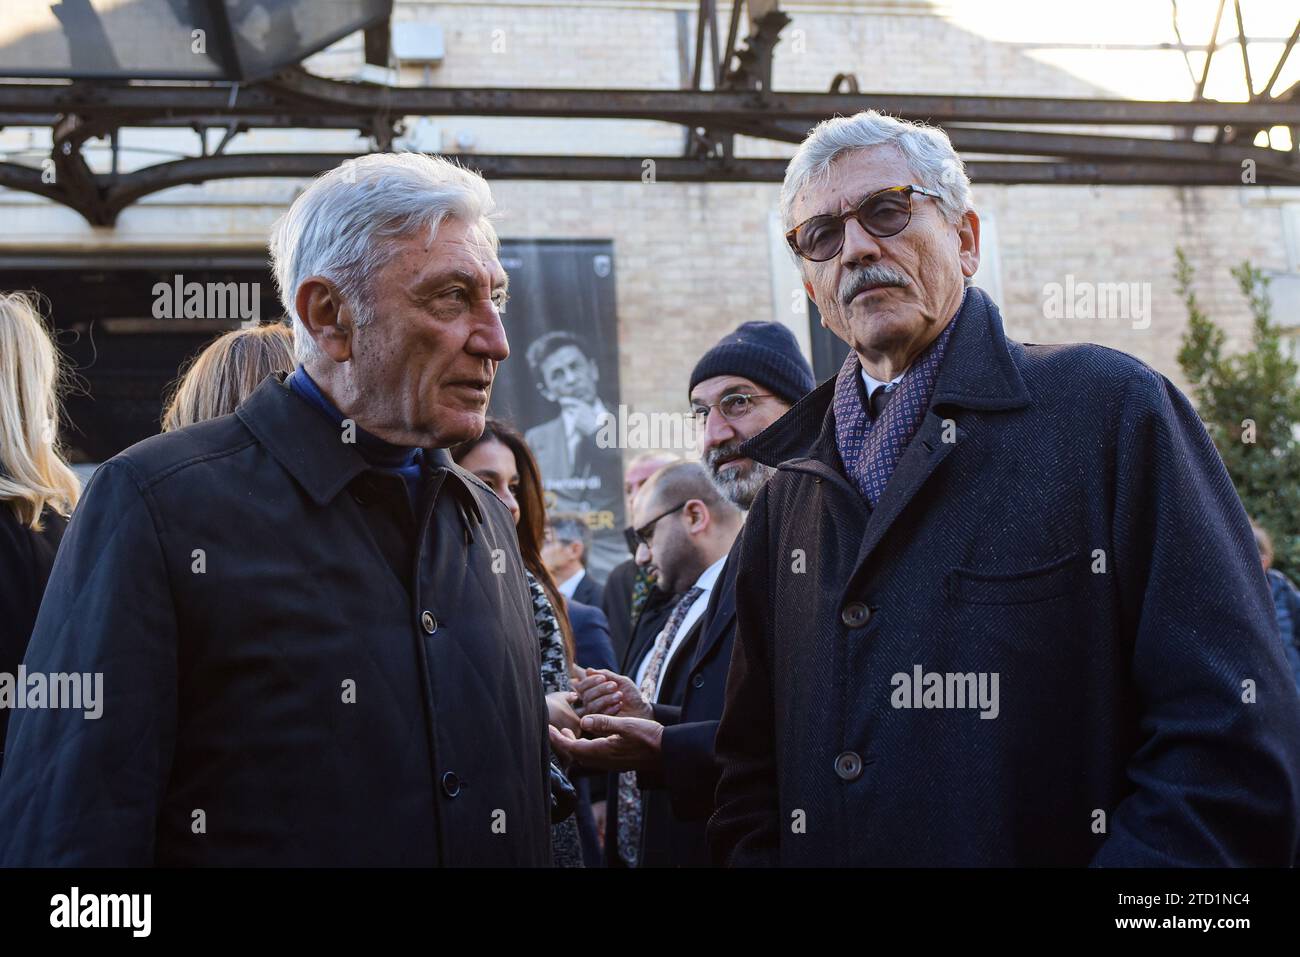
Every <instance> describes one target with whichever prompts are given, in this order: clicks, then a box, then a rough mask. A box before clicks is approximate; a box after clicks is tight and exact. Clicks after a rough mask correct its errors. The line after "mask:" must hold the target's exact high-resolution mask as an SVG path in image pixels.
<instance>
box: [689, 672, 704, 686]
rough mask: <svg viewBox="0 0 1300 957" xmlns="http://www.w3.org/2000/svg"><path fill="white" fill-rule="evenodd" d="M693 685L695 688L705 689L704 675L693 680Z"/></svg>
mask: <svg viewBox="0 0 1300 957" xmlns="http://www.w3.org/2000/svg"><path fill="white" fill-rule="evenodd" d="M691 684H693V685H695V687H697V688H703V687H704V675H696V676H695V677H694V678H692V679H691Z"/></svg>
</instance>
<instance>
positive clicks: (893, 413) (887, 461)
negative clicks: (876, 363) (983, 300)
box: [834, 295, 970, 509]
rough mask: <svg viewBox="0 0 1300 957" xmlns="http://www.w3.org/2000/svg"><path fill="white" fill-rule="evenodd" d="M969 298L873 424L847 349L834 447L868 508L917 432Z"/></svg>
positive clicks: (840, 377)
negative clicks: (949, 340) (951, 339)
mask: <svg viewBox="0 0 1300 957" xmlns="http://www.w3.org/2000/svg"><path fill="white" fill-rule="evenodd" d="M969 298H970V297H969V296H968V295H963V296H962V304H961V305H960V306H959V307H958V308H957V312H956V314H955V315H954V316H953V317H952V319H951V320H950V321H949V322H948V325H947V326H945V327H944V330H943V332H941V333H939V335H938V337H937V338H936V339H935V340H934V342H932V343H930V345H928V346H927V347H926V349H925V351H924V352H922V353H921V355H920V356H918V357H917V359H916V361H915V362H913V363H912V365H911V367H910V368H909V369H908V370H907V372H906V373H904V374H903V378H902V380H901V381H900V382H899V383H898V386H897V391H896V393H895V395H894V396H893V397H892V398H891V399H890V401H889V405H887V406H885V411H884V412H883V413H882V414H881V416H880V418H879V419H878V420H877V421H876V422H874V423H873V422H872V421H871V415H870V413H868V412H867V409H866V405H865V402H866V397H865V392H866V390H865V389H864V388H863V382H862V366H861V364H860V363H859V361H858V356H857V353H856V352H853V351H852V350H850V352H849V355H848V358H846V359H845V360H844V365H843V366H842V367H841V368H840V371H839V375H838V376H837V377H836V381H835V406H834V407H835V445H836V448H837V449H838V450H839V453H840V459H841V460H842V461H843V462H844V474H845V475H846V476H848V479H849V481H851V482H852V483H853V484H854V486H855V487H856V488H857V490H858V491H859V492H860V493H861V494H862V497H863V498H864V499H866V501H867V504H868V505H870V506H871V507H872V508H873V509H874V508H875V507H876V503H877V502H879V501H880V496H881V495H883V494H884V493H885V486H886V485H887V484H888V483H889V477H890V476H891V475H893V474H894V469H895V468H896V467H897V466H898V460H899V459H901V458H902V457H903V450H904V449H906V448H907V446H908V443H910V442H911V441H912V437H913V436H915V435H916V431H917V429H919V428H920V427H921V421H922V420H923V419H924V418H925V413H926V410H927V409H928V408H929V406H930V397H931V396H932V395H933V394H934V381H935V379H936V378H937V377H938V375H939V366H940V364H942V362H943V356H944V352H945V350H946V349H947V347H948V338H949V337H950V336H951V335H952V330H953V328H954V327H955V326H956V325H957V320H958V319H959V318H960V317H961V313H962V310H963V309H964V308H965V306H966V302H967V301H968V299H969Z"/></svg>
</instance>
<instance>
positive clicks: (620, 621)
mask: <svg viewBox="0 0 1300 957" xmlns="http://www.w3.org/2000/svg"><path fill="white" fill-rule="evenodd" d="M680 461H682V459H681V457H680V456H677V455H673V454H672V453H669V452H642V453H640V454H639V455H636V456H634V457H633V458H632V461H631V462H629V463H628V466H627V471H626V472H624V473H623V503H624V512H623V514H624V515H625V516H627V521H629V522H630V521H632V499H633V498H634V497H635V496H636V493H637V492H638V491H640V489H641V486H642V485H644V484H645V480H646V479H648V478H649V477H650V476H651V475H654V473H655V472H658V471H659V470H660V469H661V468H663V467H664V466H665V465H668V464H670V463H672V462H680ZM623 534H624V536H625V539H626V543H627V546H628V548H629V549H630V550H631V552H632V554H633V556H635V555H636V536H635V535H633V533H632V529H631V528H625V529H624V530H623ZM604 591H605V594H604V600H603V602H602V604H601V607H602V608H603V609H604V611H605V617H606V618H608V619H609V637H610V640H611V641H613V642H614V653H615V654H616V655H617V656H618V658H619V660H620V661H621V660H622V659H623V656H624V655H626V654H627V649H628V646H629V645H630V644H631V641H632V631H633V629H634V628H635V627H636V624H637V622H638V620H639V619H640V617H641V611H642V608H643V607H644V606H645V605H646V603H647V601H648V599H650V598H651V597H653V593H654V591H655V588H654V582H652V581H651V580H650V577H649V572H647V571H646V570H645V569H644V568H642V567H641V566H640V565H638V564H637V563H636V558H635V557H633V558H629V559H628V560H627V561H625V562H621V563H620V564H618V565H615V566H614V569H613V571H611V572H610V573H609V577H608V578H606V579H605V589H604ZM660 595H661V596H662V593H660Z"/></svg>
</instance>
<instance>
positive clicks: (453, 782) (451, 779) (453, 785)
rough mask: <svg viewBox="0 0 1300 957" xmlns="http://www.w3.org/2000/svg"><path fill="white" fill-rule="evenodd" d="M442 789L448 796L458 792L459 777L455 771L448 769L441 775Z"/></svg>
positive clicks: (450, 796)
mask: <svg viewBox="0 0 1300 957" xmlns="http://www.w3.org/2000/svg"><path fill="white" fill-rule="evenodd" d="M442 789H443V791H444V792H446V794H447V797H449V798H454V797H455V796H456V795H457V794H459V793H460V777H459V776H458V775H457V774H456V772H455V771H448V772H447V773H446V774H444V775H443V776H442Z"/></svg>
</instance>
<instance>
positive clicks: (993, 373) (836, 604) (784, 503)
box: [709, 289, 1300, 866]
mask: <svg viewBox="0 0 1300 957" xmlns="http://www.w3.org/2000/svg"><path fill="white" fill-rule="evenodd" d="M833 390H834V380H830V381H828V382H826V383H825V384H823V385H822V386H821V387H820V388H818V389H817V390H816V391H814V392H813V393H811V394H810V395H808V396H807V397H806V398H804V399H803V400H802V401H800V402H799V403H798V404H796V405H795V406H794V407H793V408H792V409H791V410H790V411H789V412H788V413H787V414H786V415H785V416H783V417H782V418H781V419H780V420H779V421H778V422H776V423H774V424H773V426H772V427H771V428H769V429H767V430H766V431H764V432H763V433H762V434H760V435H759V436H756V437H755V439H754V440H751V442H750V443H748V445H747V446H746V447H745V448H744V449H743V452H744V453H745V454H749V455H751V456H752V457H753V458H755V459H756V460H758V461H762V462H766V463H768V464H772V465H776V464H778V463H780V468H779V471H778V472H777V474H776V475H775V476H773V478H772V479H771V480H770V481H769V482H768V483H767V485H766V487H765V488H764V489H763V490H762V491H761V492H760V493H759V495H758V498H757V500H756V501H755V503H754V507H753V509H752V510H751V511H750V514H749V517H748V519H747V521H746V522H745V528H744V530H743V532H742V533H741V541H740V545H739V549H740V552H739V554H740V556H741V566H740V569H739V576H738V579H737V592H736V605H737V637H736V644H735V649H734V651H733V657H732V666H731V672H730V675H729V679H728V689H727V702H726V707H725V709H724V712H723V717H722V723H721V725H720V727H719V731H718V737H717V748H718V754H719V759H720V761H721V763H722V775H721V780H720V783H719V786H718V792H717V801H718V809H717V811H716V812H715V813H714V815H713V817H712V819H711V820H710V824H709V839H710V843H711V845H712V847H713V850H714V852H715V854H716V855H717V857H718V859H719V860H721V861H724V862H727V863H730V864H734V865H753V864H777V863H779V864H790V865H903V866H906V865H919V866H926V865H972V866H981V865H1067V866H1068V865H1086V864H1089V863H1091V864H1094V865H1104V866H1117V865H1153V866H1160V865H1180V864H1181V865H1277V866H1284V865H1288V864H1290V863H1291V861H1292V860H1293V859H1294V856H1295V851H1296V845H1297V827H1298V826H1300V699H1298V698H1297V695H1296V693H1295V689H1294V686H1293V685H1292V683H1291V676H1290V672H1289V669H1288V668H1287V665H1286V662H1285V660H1284V658H1283V655H1282V647H1281V643H1280V642H1279V641H1278V638H1277V635H1276V631H1275V629H1276V624H1275V623H1274V617H1273V609H1272V607H1271V603H1270V601H1269V593H1268V589H1267V587H1266V585H1265V582H1264V575H1263V571H1262V569H1261V567H1260V562H1259V555H1258V552H1257V550H1256V548H1255V544H1254V540H1253V536H1252V534H1251V529H1250V526H1249V524H1248V522H1247V519H1246V514H1245V511H1244V510H1243V508H1242V505H1241V501H1240V500H1239V498H1238V497H1237V494H1236V492H1235V491H1234V489H1233V487H1232V484H1231V482H1230V481H1229V479H1228V475H1227V473H1226V471H1225V470H1224V467H1223V463H1222V462H1221V460H1220V459H1219V456H1218V454H1217V453H1216V451H1215V449H1214V446H1213V445H1212V444H1211V442H1210V440H1209V438H1208V437H1207V435H1206V433H1205V430H1204V428H1203V427H1202V425H1201V423H1200V420H1199V419H1198V418H1197V416H1196V412H1195V410H1194V409H1193V408H1192V407H1191V405H1190V404H1189V403H1188V401H1187V399H1186V398H1185V397H1184V396H1183V395H1182V394H1181V393H1180V392H1179V391H1178V390H1177V389H1176V388H1174V387H1173V385H1171V384H1170V383H1169V382H1168V380H1166V379H1165V378H1164V377H1162V376H1160V375H1159V374H1157V373H1156V372H1154V371H1152V370H1151V369H1150V368H1148V367H1147V366H1145V365H1143V364H1142V363H1141V362H1139V361H1138V360H1136V359H1133V358H1132V357H1130V356H1127V355H1124V354H1122V353H1119V352H1115V351H1113V350H1110V349H1105V348H1102V347H1099V346H1093V345H1053V346H1039V345H1021V344H1019V343H1015V342H1011V341H1008V340H1007V339H1006V337H1005V335H1004V333H1003V329H1002V321H1001V317H1000V316H999V315H998V312H997V309H996V308H995V307H994V306H993V305H992V303H991V302H990V301H989V299H988V297H987V296H985V295H984V294H983V293H982V292H980V291H979V290H978V289H972V290H970V294H969V295H968V296H967V300H966V304H965V306H964V307H963V309H962V312H961V314H960V316H959V318H958V322H957V326H956V328H955V330H954V333H953V337H952V339H951V341H950V342H949V346H948V352H947V355H946V357H945V359H944V362H943V366H942V368H941V369H940V372H939V377H938V380H937V381H936V383H935V389H934V394H933V397H932V400H931V404H930V409H929V412H928V413H927V415H926V416H925V418H924V420H923V422H922V424H921V426H920V430H919V432H918V433H917V435H916V437H915V438H914V439H913V440H912V442H911V444H910V445H909V446H908V448H907V449H906V451H905V452H904V453H903V456H902V459H901V460H900V462H899V464H898V468H897V470H896V471H895V473H894V475H893V477H892V479H891V480H890V483H889V485H888V487H887V488H886V490H885V493H884V495H883V497H882V498H881V500H880V502H879V504H878V506H877V508H876V509H875V511H874V512H871V511H870V510H869V509H868V507H867V505H866V504H865V502H864V501H863V499H862V497H861V496H860V495H859V494H858V492H857V491H856V489H855V488H854V487H853V486H852V485H851V484H850V483H849V482H848V481H847V480H846V478H845V476H844V475H843V474H842V472H841V469H842V465H841V463H840V461H839V457H838V454H837V453H836V451H835V444H834V416H833V411H832V394H833ZM810 435H816V436H818V438H817V440H816V442H815V443H814V445H813V446H812V448H811V450H810V451H809V452H807V453H806V454H803V453H800V452H798V451H795V452H793V453H787V450H788V449H792V448H793V449H796V450H797V449H798V447H799V445H800V443H801V441H802V440H806V438H807V437H808V436H810ZM945 439H951V440H950V441H945ZM791 454H793V455H794V456H796V457H794V458H791ZM918 668H919V669H920V672H921V674H922V676H923V681H922V682H921V683H922V685H923V686H925V687H926V688H927V689H933V687H934V685H933V680H932V679H930V678H928V677H924V676H926V675H929V674H935V675H938V676H940V678H941V679H942V681H943V693H942V694H940V695H935V696H932V697H930V698H929V699H928V700H929V702H930V703H938V704H944V705H947V706H946V707H927V706H926V705H927V698H926V696H924V695H922V696H920V697H919V698H918V697H913V696H912V694H910V693H908V694H903V693H902V692H910V691H911V689H910V688H908V687H907V686H908V685H909V684H912V683H914V682H913V676H914V675H915V674H916V669H918ZM995 674H996V675H997V676H998V678H999V684H998V691H999V694H998V706H997V708H996V717H983V715H984V714H990V715H991V714H993V713H994V709H991V708H984V709H981V708H975V707H970V702H969V700H967V701H965V702H964V703H965V704H966V706H965V707H961V706H960V705H961V704H963V701H962V697H960V696H959V695H958V692H959V691H960V692H963V693H964V691H965V689H966V688H967V687H969V684H968V683H967V682H966V679H965V678H964V677H963V676H971V677H973V678H976V679H978V678H979V676H981V675H983V676H984V677H985V679H986V687H987V688H988V689H989V690H991V687H992V685H991V678H992V676H993V675H995ZM950 676H951V677H952V678H955V679H956V680H952V681H951V683H950ZM918 703H919V704H920V705H921V706H920V707H914V706H912V707H904V706H903V705H916V704H918Z"/></svg>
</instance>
